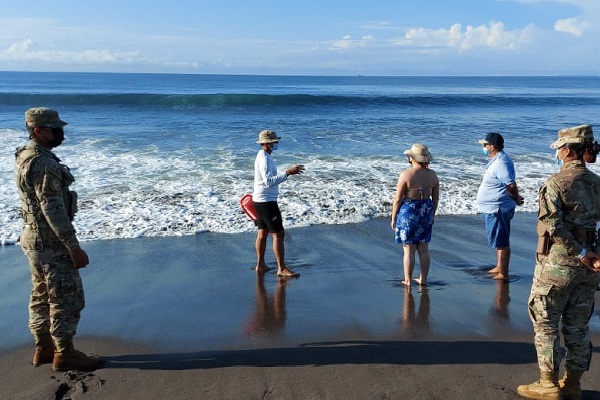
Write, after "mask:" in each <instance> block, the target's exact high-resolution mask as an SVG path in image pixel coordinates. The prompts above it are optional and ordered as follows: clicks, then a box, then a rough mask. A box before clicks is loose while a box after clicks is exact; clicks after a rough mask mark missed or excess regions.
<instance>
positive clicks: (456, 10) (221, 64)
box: [0, 0, 600, 76]
mask: <svg viewBox="0 0 600 400" xmlns="http://www.w3.org/2000/svg"><path fill="white" fill-rule="evenodd" d="M599 38H600V0H371V1H365V0H362V1H358V0H346V1H340V0H293V1H289V0H169V1H163V0H146V1H141V0H102V1H97V0H76V1H75V0H60V1H56V0H52V1H49V0H36V1H31V0H19V1H14V0H0V71H60V72H129V73H186V74H242V75H246V74H258V75H389V76H406V75H409V76H414V75H426V76H427V75H437V76H474V75H484V76H485V75H598V73H599V68H600V39H599Z"/></svg>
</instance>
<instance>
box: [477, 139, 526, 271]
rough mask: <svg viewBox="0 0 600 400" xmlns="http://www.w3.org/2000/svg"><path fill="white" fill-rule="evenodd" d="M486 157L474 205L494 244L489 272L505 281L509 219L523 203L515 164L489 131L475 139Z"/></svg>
mask: <svg viewBox="0 0 600 400" xmlns="http://www.w3.org/2000/svg"><path fill="white" fill-rule="evenodd" d="M479 143H480V144H481V145H482V146H483V153H484V154H487V155H488V156H489V158H490V160H489V162H488V165H487V169H486V171H485V174H484V175H483V180H482V181H481V185H480V186H479V191H478V192H477V206H478V207H479V211H481V212H482V213H483V220H484V222H485V229H486V232H487V237H488V243H489V244H490V247H494V248H496V257H497V262H496V266H495V267H494V268H492V269H491V270H490V271H489V272H490V273H491V274H493V275H494V279H499V280H503V281H505V282H508V266H509V263H510V221H511V219H512V218H513V216H514V215H515V207H516V206H517V205H521V204H523V197H521V196H520V195H519V189H518V188H517V182H516V174H515V166H514V164H513V162H512V160H511V159H510V157H509V156H508V154H506V153H505V152H504V138H503V137H502V135H500V134H499V133H497V132H490V133H488V134H487V135H486V137H485V139H482V140H480V141H479Z"/></svg>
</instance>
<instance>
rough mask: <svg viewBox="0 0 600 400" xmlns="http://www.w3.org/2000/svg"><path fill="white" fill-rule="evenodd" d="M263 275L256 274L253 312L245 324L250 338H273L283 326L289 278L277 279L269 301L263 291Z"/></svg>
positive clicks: (265, 292) (264, 290)
mask: <svg viewBox="0 0 600 400" xmlns="http://www.w3.org/2000/svg"><path fill="white" fill-rule="evenodd" d="M265 275H266V274H265V273H261V272H258V273H257V274H256V303H255V310H254V313H253V314H252V316H251V317H250V319H249V321H248V323H247V324H246V334H247V335H248V336H250V337H251V338H255V337H261V336H264V337H274V336H276V335H277V334H278V333H280V332H281V331H282V330H283V328H284V326H285V319H286V309H285V287H286V285H287V281H288V279H289V278H286V277H277V289H276V290H275V293H274V294H273V296H272V298H271V299H269V297H268V295H267V290H266V289H265Z"/></svg>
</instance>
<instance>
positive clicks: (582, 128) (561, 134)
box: [550, 125, 594, 149]
mask: <svg viewBox="0 0 600 400" xmlns="http://www.w3.org/2000/svg"><path fill="white" fill-rule="evenodd" d="M593 141H594V132H592V126H591V125H579V126H574V127H572V128H565V129H561V130H560V131H558V139H557V140H555V141H554V142H552V144H551V145H550V147H551V148H553V149H558V148H559V147H562V146H563V145H565V144H567V143H586V142H593Z"/></svg>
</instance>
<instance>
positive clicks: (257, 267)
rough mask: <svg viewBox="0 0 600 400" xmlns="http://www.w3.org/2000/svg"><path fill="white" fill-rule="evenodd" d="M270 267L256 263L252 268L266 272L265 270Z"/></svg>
mask: <svg viewBox="0 0 600 400" xmlns="http://www.w3.org/2000/svg"><path fill="white" fill-rule="evenodd" d="M270 269H271V268H269V267H268V266H266V265H257V266H256V267H254V270H255V271H256V272H267V271H269V270H270Z"/></svg>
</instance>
